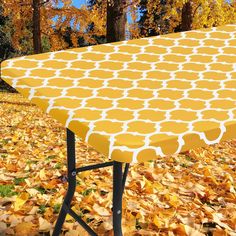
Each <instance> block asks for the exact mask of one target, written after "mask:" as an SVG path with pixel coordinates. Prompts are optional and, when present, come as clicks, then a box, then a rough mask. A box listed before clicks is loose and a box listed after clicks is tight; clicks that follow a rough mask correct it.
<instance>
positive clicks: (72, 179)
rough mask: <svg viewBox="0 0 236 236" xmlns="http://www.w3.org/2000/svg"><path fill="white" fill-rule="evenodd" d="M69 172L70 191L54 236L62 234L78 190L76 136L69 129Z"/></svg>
mask: <svg viewBox="0 0 236 236" xmlns="http://www.w3.org/2000/svg"><path fill="white" fill-rule="evenodd" d="M67 171H68V174H67V175H68V190H67V193H66V196H65V199H64V202H63V204H62V207H61V210H60V213H59V216H58V220H57V222H56V225H55V229H54V231H53V234H52V235H53V236H59V235H60V233H61V228H62V225H63V223H64V221H65V218H66V215H67V209H68V208H70V204H71V201H72V198H73V196H74V193H75V188H76V166H75V136H74V133H73V132H71V131H70V130H69V129H67Z"/></svg>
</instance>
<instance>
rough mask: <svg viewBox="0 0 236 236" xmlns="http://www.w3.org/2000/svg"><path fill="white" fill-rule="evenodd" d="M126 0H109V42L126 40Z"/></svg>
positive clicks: (107, 33) (107, 36)
mask: <svg viewBox="0 0 236 236" xmlns="http://www.w3.org/2000/svg"><path fill="white" fill-rule="evenodd" d="M125 7H126V0H108V1H107V18H106V22H107V24H106V39H107V42H116V41H122V40H125V25H126V21H127V15H126V12H125Z"/></svg>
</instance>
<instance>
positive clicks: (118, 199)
mask: <svg viewBox="0 0 236 236" xmlns="http://www.w3.org/2000/svg"><path fill="white" fill-rule="evenodd" d="M122 180H123V174H122V163H121V162H117V161H114V164H113V230H114V236H122V235H123V234H122V226H121V220H122V193H123V184H122V182H123V181H122Z"/></svg>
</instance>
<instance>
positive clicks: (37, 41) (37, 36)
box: [33, 0, 42, 54]
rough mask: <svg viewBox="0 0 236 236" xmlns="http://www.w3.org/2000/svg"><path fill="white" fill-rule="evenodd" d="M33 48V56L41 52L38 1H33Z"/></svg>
mask: <svg viewBox="0 0 236 236" xmlns="http://www.w3.org/2000/svg"><path fill="white" fill-rule="evenodd" d="M33 46H34V53H35V54H37V53H41V52H42V45H41V31H40V0H33Z"/></svg>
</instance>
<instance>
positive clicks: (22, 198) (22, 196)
mask: <svg viewBox="0 0 236 236" xmlns="http://www.w3.org/2000/svg"><path fill="white" fill-rule="evenodd" d="M28 199H29V194H28V193H26V192H23V193H21V194H20V195H19V196H17V198H16V201H15V202H14V206H13V207H14V211H18V210H20V209H21V207H22V206H23V205H24V204H25V203H26V202H27V201H28Z"/></svg>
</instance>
